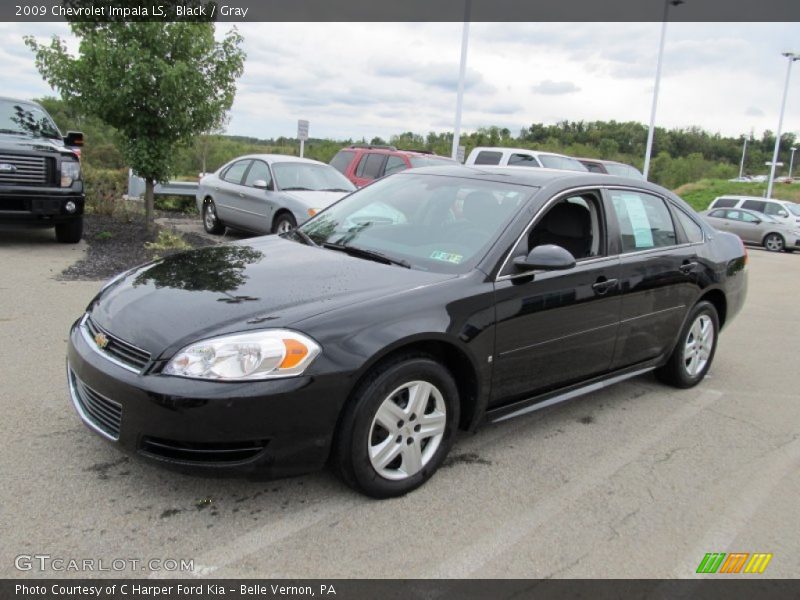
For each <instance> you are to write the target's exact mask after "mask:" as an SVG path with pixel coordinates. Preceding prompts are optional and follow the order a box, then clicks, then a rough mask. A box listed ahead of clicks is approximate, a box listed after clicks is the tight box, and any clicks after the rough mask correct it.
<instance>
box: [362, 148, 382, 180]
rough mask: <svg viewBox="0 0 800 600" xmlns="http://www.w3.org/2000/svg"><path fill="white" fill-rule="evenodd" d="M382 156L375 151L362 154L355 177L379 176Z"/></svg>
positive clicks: (369, 177) (375, 177)
mask: <svg viewBox="0 0 800 600" xmlns="http://www.w3.org/2000/svg"><path fill="white" fill-rule="evenodd" d="M384 156H385V155H383V154H377V153H375V152H373V153H371V154H365V155H364V156H362V157H361V162H359V163H358V168H357V169H356V177H363V178H364V179H377V178H378V177H380V175H381V167H382V166H383V158H384Z"/></svg>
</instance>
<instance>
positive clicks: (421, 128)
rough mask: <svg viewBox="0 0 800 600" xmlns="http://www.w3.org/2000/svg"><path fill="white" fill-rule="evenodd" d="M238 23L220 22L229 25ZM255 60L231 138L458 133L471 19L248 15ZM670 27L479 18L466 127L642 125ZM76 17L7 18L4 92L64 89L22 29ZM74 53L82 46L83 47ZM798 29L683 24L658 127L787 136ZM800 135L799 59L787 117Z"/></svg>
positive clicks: (61, 29) (1, 28) (45, 29)
mask: <svg viewBox="0 0 800 600" xmlns="http://www.w3.org/2000/svg"><path fill="white" fill-rule="evenodd" d="M228 28H229V26H228V25H226V24H220V25H218V29H219V31H225V30H227V29H228ZM238 29H239V31H240V32H241V33H242V34H243V36H244V39H245V49H246V51H247V62H246V65H245V72H244V75H243V76H242V78H241V79H240V81H239V86H238V93H237V96H236V101H235V103H234V105H233V109H232V111H231V120H230V123H229V126H228V132H229V133H231V134H238V135H249V136H254V137H262V138H268V137H277V136H280V135H284V136H289V137H292V136H294V135H295V133H296V126H297V119H298V118H304V119H308V120H310V121H311V135H312V136H314V137H333V138H338V139H343V138H354V139H360V138H361V137H365V138H367V139H370V138H372V137H373V136H381V137H384V138H386V139H388V138H389V137H390V136H391V135H392V134H394V133H400V132H403V131H409V130H410V131H414V132H420V133H425V132H428V131H445V130H451V129H452V124H453V118H454V112H455V98H456V85H457V80H458V66H459V57H460V43H461V24H460V23H289V24H280V23H277V24H276V23H245V24H241V25H239V26H238ZM660 29H661V24H660V23H605V24H604V23H563V24H560V23H473V24H472V25H471V29H470V46H469V55H468V68H467V82H466V92H465V96H464V117H463V126H464V128H465V129H466V130H473V129H476V128H478V127H481V126H489V125H499V126H502V127H508V128H509V129H511V131H512V132H514V133H517V132H518V131H519V129H520V128H521V127H523V126H526V125H529V124H531V123H534V122H543V123H555V122H557V121H560V120H563V119H569V120H596V119H598V120H611V119H616V120H635V121H640V122H643V123H646V122H647V121H648V119H649V113H650V103H651V101H652V93H653V82H654V74H655V62H656V55H657V52H658V38H659V33H660ZM25 34H31V35H34V36H36V37H37V38H40V39H42V40H46V39H47V38H49V37H50V36H52V35H54V34H57V35H60V36H62V37H64V38H66V39H68V40H69V39H70V35H69V30H68V29H67V27H66V25H63V24H56V23H53V24H47V23H36V24H31V23H29V24H25V23H16V24H10V23H3V24H0V39H2V40H3V41H2V47H0V61H1V62H2V64H3V79H4V81H5V84H4V86H3V90H2V92H0V93H2V94H4V95H9V96H15V97H23V98H31V97H40V96H43V95H47V94H53V91H52V90H50V89H49V87H48V86H47V84H45V83H44V82H43V81H42V79H41V78H40V76H39V75H38V73H37V71H36V69H35V67H34V64H33V58H32V55H31V52H30V51H29V50H28V49H27V48H26V47H25V46H24V44H23V42H22V36H23V35H25ZM71 46H72V47H75V44H74V40H72V43H71ZM786 50H795V51H800V24H798V23H788V24H786V23H781V24H772V23H756V24H750V23H670V24H669V26H668V30H667V42H666V50H665V55H664V66H663V76H662V81H661V92H660V96H659V107H658V117H657V121H658V124H659V125H661V126H665V127H689V126H699V127H702V128H704V129H706V130H709V131H712V132H720V133H722V134H724V135H739V134H741V133H748V132H749V131H750V130H751V129H753V130H755V133H756V135H757V136H760V135H761V132H763V130H765V129H770V130H772V131H774V130H775V128H776V126H777V121H778V114H779V110H780V100H781V94H782V91H783V83H784V77H785V73H786V64H787V62H786V59H785V58H783V57H782V56H781V55H780V53H781V52H783V51H786ZM784 131H791V132H795V133H797V134H800V63H797V64H796V65H795V67H794V73H793V81H792V83H791V86H790V90H789V100H788V103H787V107H786V116H785V119H784Z"/></svg>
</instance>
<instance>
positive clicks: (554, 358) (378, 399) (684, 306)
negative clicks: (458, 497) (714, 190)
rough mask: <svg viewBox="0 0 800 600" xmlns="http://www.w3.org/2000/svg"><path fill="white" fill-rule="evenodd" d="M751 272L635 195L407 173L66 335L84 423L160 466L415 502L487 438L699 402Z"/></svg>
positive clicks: (570, 178)
mask: <svg viewBox="0 0 800 600" xmlns="http://www.w3.org/2000/svg"><path fill="white" fill-rule="evenodd" d="M746 262H747V256H746V253H745V250H744V248H743V246H742V243H741V241H740V240H739V239H738V238H736V237H735V236H733V235H730V234H727V233H722V232H718V231H715V230H714V229H712V228H711V227H709V226H708V225H707V224H706V223H705V222H704V221H703V220H702V219H701V218H700V217H698V216H697V214H695V213H694V212H693V211H692V210H691V208H689V207H688V206H687V205H686V204H685V203H684V202H683V201H682V200H680V199H679V198H678V197H676V196H675V195H674V194H672V193H670V192H668V191H667V190H665V189H663V188H661V187H658V186H656V185H652V184H648V183H646V182H642V181H634V180H628V179H622V178H616V177H611V176H608V175H598V174H591V173H584V174H579V173H572V172H567V171H548V170H546V169H536V170H534V169H513V168H507V169H502V168H481V169H478V168H466V167H461V166H449V167H431V168H425V169H418V170H411V171H407V172H405V173H400V174H396V175H392V176H390V177H387V178H385V179H382V180H380V181H377V182H375V183H374V184H372V185H370V186H367V187H366V188H363V189H361V190H359V191H357V192H355V193H353V194H351V195H349V196H347V197H345V198H344V199H342V200H340V201H339V202H338V203H336V204H334V205H332V206H331V207H329V208H328V209H326V210H324V211H323V212H321V213H320V214H318V215H317V216H315V217H314V218H312V219H311V220H309V221H308V222H307V223H305V224H304V225H302V226H301V227H300V228H298V229H295V230H293V231H290V232H288V233H285V234H282V235H280V236H268V237H261V238H254V239H251V240H247V241H245V242H241V243H234V244H229V245H220V246H216V247H210V248H204V249H200V250H196V251H193V252H186V253H183V254H177V255H174V256H171V257H168V258H165V259H163V260H159V261H156V262H154V263H151V264H148V265H144V266H142V267H138V268H136V269H134V270H132V271H129V272H127V273H125V274H123V275H121V276H119V277H117V278H115V279H114V280H112V281H111V282H109V283H108V284H106V286H105V287H104V288H103V289H102V290H101V291H100V293H99V294H98V295H97V296H96V297H95V298H94V300H92V302H91V304H90V305H89V307H88V308H87V310H86V313H85V314H84V315H83V316H82V317H81V318H80V319H79V320H78V321H77V322H76V323H75V325H74V326H73V328H72V331H71V335H70V344H69V353H68V378H69V388H70V392H71V396H72V401H73V404H74V406H75V408H76V409H77V411H78V413H79V414H80V416H81V418H82V419H83V421H84V422H85V423H86V424H87V425H88V426H89V427H91V428H92V429H93V430H95V431H96V432H97V433H99V434H100V435H102V436H104V437H106V438H108V439H109V440H113V441H114V442H115V443H116V444H118V445H120V446H122V447H124V448H126V449H128V450H130V451H132V452H135V453H138V454H140V455H142V456H146V457H149V458H151V459H155V460H158V461H162V462H163V463H166V464H169V465H173V466H180V467H182V468H186V467H190V468H194V469H204V470H206V471H209V470H210V471H212V472H222V471H223V470H226V469H227V470H239V471H259V472H262V473H265V474H266V475H267V476H283V475H288V474H294V473H301V472H305V471H310V470H313V469H316V468H320V467H322V466H323V465H324V464H325V463H326V462H328V461H330V462H331V463H332V465H333V467H334V468H335V470H336V471H337V472H338V473H339V474H340V475H341V477H342V478H343V479H344V481H345V482H347V483H348V484H350V485H351V486H353V487H355V488H356V489H358V490H361V491H362V492H364V493H366V494H369V495H371V496H376V497H387V496H396V495H399V494H403V493H406V492H408V491H410V490H412V489H414V488H416V487H418V486H419V485H421V484H422V483H423V482H425V481H426V480H427V479H428V478H429V477H431V475H433V473H434V472H435V471H436V470H437V468H438V467H439V466H440V465H441V464H442V461H443V460H444V459H445V456H446V455H447V453H448V451H449V450H450V448H451V446H452V444H453V439H454V435H455V433H456V430H457V429H458V428H467V429H469V428H474V427H476V426H477V425H478V424H480V423H481V422H484V421H498V420H503V419H508V418H511V417H514V416H517V415H521V414H525V413H527V412H530V411H532V410H536V409H537V408H541V407H543V406H548V405H551V404H554V403H555V402H558V401H560V400H565V399H567V398H572V397H574V396H576V395H578V394H581V393H584V392H588V391H592V390H596V389H599V388H601V387H603V386H605V385H609V384H612V383H615V382H619V381H622V380H624V379H626V378H629V377H634V376H637V375H640V374H642V373H645V372H647V371H651V370H655V371H656V373H657V375H658V376H659V377H660V378H661V379H662V380H663V381H664V382H666V383H668V384H671V385H674V386H677V387H682V388H687V387H690V386H693V385H695V384H697V383H698V382H700V381H701V380H702V379H703V377H704V376H705V375H706V373H707V372H708V369H709V367H710V366H711V362H712V360H713V358H714V351H715V349H716V346H717V341H718V339H719V334H720V330H721V329H722V328H723V327H724V326H725V325H727V324H728V323H729V322H730V321H731V319H732V318H733V317H734V316H735V315H736V313H737V312H738V311H739V309H740V308H741V306H742V303H743V301H744V298H745V293H746V288H747V279H746V275H747V269H746Z"/></svg>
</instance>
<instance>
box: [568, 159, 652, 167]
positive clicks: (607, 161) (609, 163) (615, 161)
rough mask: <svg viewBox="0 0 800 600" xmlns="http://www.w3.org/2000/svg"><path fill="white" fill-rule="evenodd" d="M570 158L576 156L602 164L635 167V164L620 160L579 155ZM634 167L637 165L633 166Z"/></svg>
mask: <svg viewBox="0 0 800 600" xmlns="http://www.w3.org/2000/svg"><path fill="white" fill-rule="evenodd" d="M570 158H574V159H575V160H579V161H581V162H584V161H586V162H593V163H600V164H601V165H624V166H626V167H633V165H629V164H628V163H624V162H619V161H618V160H606V159H605V158H584V157H579V156H572V157H570ZM633 168H634V169H635V168H636V167H633Z"/></svg>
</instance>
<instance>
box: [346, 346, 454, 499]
mask: <svg viewBox="0 0 800 600" xmlns="http://www.w3.org/2000/svg"><path fill="white" fill-rule="evenodd" d="M418 381H422V382H426V383H430V384H432V385H433V386H434V389H435V390H436V391H438V392H439V393H440V395H441V400H442V401H443V402H444V406H445V407H446V411H445V423H444V431H443V433H442V435H441V438H440V441H439V442H438V447H434V448H435V449H434V450H432V454H431V455H430V456H429V458H428V459H427V462H423V463H422V466H421V469H420V470H419V471H417V472H416V473H414V474H412V475H410V476H408V477H405V478H403V479H399V480H397V479H395V480H393V479H387V478H386V477H384V476H382V475H381V474H379V472H378V471H377V470H376V468H375V467H373V464H372V462H371V459H370V456H369V448H370V447H371V444H372V443H373V439H372V437H373V436H374V435H375V432H374V431H373V427H374V423H373V422H374V421H375V420H376V415H377V412H378V409H379V408H380V407H381V406H382V405H383V404H384V402H387V401H389V399H390V398H391V397H392V396H391V394H392V392H393V391H394V390H397V389H398V388H401V387H403V386H404V385H412V382H418ZM429 402H433V403H434V405H435V404H436V402H438V401H437V400H436V399H434V398H433V396H431V397H430V399H429V400H427V401H426V406H427V407H430V406H432V405H431V404H429ZM409 408H410V407H409V405H408V401H407V404H406V409H409ZM434 408H435V406H434ZM401 410H403V409H401ZM423 410H424V412H428V408H425V409H423ZM459 410H460V404H459V397H458V388H457V387H456V384H455V381H454V380H453V376H452V375H451V374H450V372H449V371H448V370H447V369H446V368H444V367H443V366H442V365H441V364H439V363H438V362H436V361H435V360H433V359H432V358H430V357H427V356H401V357H398V358H397V359H395V360H392V361H391V362H387V363H384V364H383V365H379V366H378V367H376V368H375V369H374V370H373V372H371V373H370V374H369V375H368V376H367V378H366V379H365V381H363V382H362V383H361V384H360V385H359V386H358V389H356V391H355V392H354V394H353V396H352V397H351V398H350V402H349V403H348V405H347V407H346V408H345V411H344V414H343V415H342V418H341V421H340V423H339V427H338V430H337V432H336V439H335V441H334V447H333V453H332V464H333V467H334V469H335V471H336V472H337V474H338V475H339V477H341V479H342V480H343V481H344V482H345V483H346V484H347V485H349V486H350V487H352V488H353V489H355V490H357V491H360V492H362V493H364V494H366V495H368V496H371V497H373V498H392V497H395V496H402V495H404V494H407V493H408V492H410V491H412V490H414V489H416V488H418V487H419V486H421V485H422V484H423V483H425V482H426V481H427V480H428V479H430V477H431V476H432V475H433V474H434V473H435V472H436V470H437V469H438V468H439V467H440V466H441V464H442V462H443V461H444V459H445V457H446V456H447V453H448V452H449V451H450V448H451V447H452V445H453V441H454V439H455V433H456V429H457V427H458V422H459V421H458V419H459ZM414 421H415V419H414V418H411V417H408V421H407V422H406V423H405V425H407V429H406V430H407V431H415V430H409V429H408V427H419V423H417V425H412V423H413V422H414ZM419 421H422V419H419ZM398 425H399V423H398ZM378 427H379V426H378ZM387 435H388V437H387V438H386V439H387V440H389V441H392V442H393V440H394V438H393V437H392V434H391V433H387ZM403 435H405V434H404V433H401V434H400V436H399V438H402V436H403ZM408 435H414V434H413V433H409V434H408ZM390 438H392V439H391V440H390ZM407 439H410V438H407ZM407 439H405V440H403V441H398V442H397V444H399V446H398V449H400V448H402V447H404V444H405V443H406V441H407ZM421 443H423V444H424V442H421ZM428 443H431V442H430V441H429V442H428ZM408 445H409V446H411V443H410V442H409V443H408ZM373 447H375V446H373ZM422 447H423V448H424V447H425V446H422ZM400 452H401V454H398V455H397V459H398V460H400V461H405V455H404V453H402V451H400ZM423 453H424V450H423ZM423 460H424V459H423ZM421 462H422V461H421ZM390 464H392V463H390ZM396 472H398V473H402V472H401V471H396Z"/></svg>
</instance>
